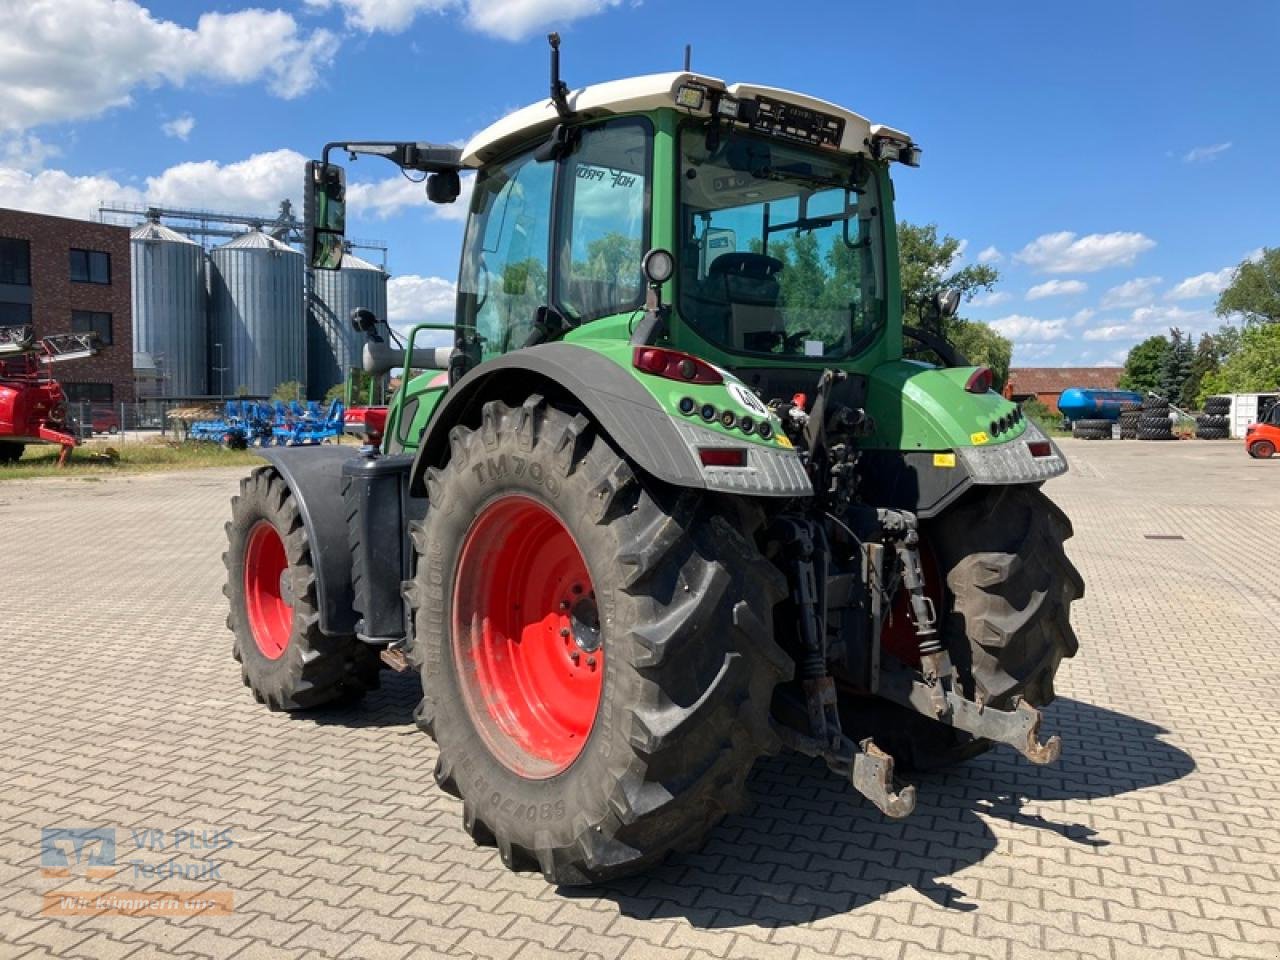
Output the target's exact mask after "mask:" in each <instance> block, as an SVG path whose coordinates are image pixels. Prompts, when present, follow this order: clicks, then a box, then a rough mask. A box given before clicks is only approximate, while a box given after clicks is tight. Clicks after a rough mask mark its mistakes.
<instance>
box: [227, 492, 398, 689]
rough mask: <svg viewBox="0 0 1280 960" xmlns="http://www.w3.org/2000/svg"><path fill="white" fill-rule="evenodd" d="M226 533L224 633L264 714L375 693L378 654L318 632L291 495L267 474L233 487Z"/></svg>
mask: <svg viewBox="0 0 1280 960" xmlns="http://www.w3.org/2000/svg"><path fill="white" fill-rule="evenodd" d="M226 530H227V552H226V553H224V554H223V555H222V562H223V564H224V565H225V566H226V568H227V582H226V584H225V585H224V586H223V588H222V592H223V594H225V596H226V597H227V600H228V602H229V603H230V606H231V610H230V613H228V615H227V627H228V628H230V630H231V632H232V633H233V634H234V637H235V639H234V643H233V647H232V653H233V655H234V656H235V658H236V660H238V661H239V662H240V668H241V676H242V677H243V679H244V684H245V686H247V687H248V688H249V689H250V690H252V691H253V695H254V698H255V699H257V701H258V702H259V703H265V704H266V705H267V707H268V708H269V709H271V710H304V709H307V708H310V707H318V706H321V705H322V704H326V703H333V702H335V701H342V702H344V703H346V702H351V701H354V700H358V699H359V698H360V697H361V696H363V695H364V693H365V691H366V690H372V689H375V688H376V687H377V686H378V671H379V668H380V663H379V659H378V651H377V650H376V649H375V648H374V647H371V646H369V645H368V644H366V643H363V642H361V641H360V640H358V639H357V638H355V637H352V636H336V637H331V636H328V635H327V634H325V633H322V632H321V630H320V614H319V612H318V609H317V598H316V576H315V568H314V566H313V563H312V557H311V543H310V541H309V540H308V538H307V531H306V527H305V526H304V525H303V523H302V515H301V513H300V512H299V510H298V504H297V502H296V500H295V499H294V496H293V493H292V491H290V490H289V487H288V484H286V483H285V482H284V480H283V479H282V478H281V476H280V474H278V473H277V472H276V471H275V470H274V469H273V468H271V467H259V468H258V469H256V470H254V471H253V473H251V474H249V476H247V477H245V478H244V479H242V480H241V481H240V494H239V495H238V496H236V497H232V499H231V519H230V520H229V521H228V522H227V525H226ZM290 593H292V603H290V602H289V601H290V598H289V596H288V594H290Z"/></svg>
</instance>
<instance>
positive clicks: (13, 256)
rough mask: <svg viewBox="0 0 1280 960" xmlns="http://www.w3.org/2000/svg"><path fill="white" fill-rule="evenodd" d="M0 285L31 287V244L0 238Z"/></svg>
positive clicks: (24, 241)
mask: <svg viewBox="0 0 1280 960" xmlns="http://www.w3.org/2000/svg"><path fill="white" fill-rule="evenodd" d="M0 283H13V284H18V285H20V286H23V287H29V286H31V244H29V243H28V242H27V241H26V240H11V239H9V238H8V237H0Z"/></svg>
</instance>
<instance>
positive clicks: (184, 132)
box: [160, 113, 196, 140]
mask: <svg viewBox="0 0 1280 960" xmlns="http://www.w3.org/2000/svg"><path fill="white" fill-rule="evenodd" d="M195 128H196V118H195V117H193V116H192V115H191V114H189V113H184V114H183V115H182V116H180V117H175V118H174V119H172V120H170V121H169V122H168V123H164V124H161V125H160V129H161V130H162V131H164V135H165V136H166V137H175V138H177V139H178V140H186V139H187V137H189V136H191V131H192V130H194V129H195Z"/></svg>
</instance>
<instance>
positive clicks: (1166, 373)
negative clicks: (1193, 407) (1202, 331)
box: [1160, 327, 1196, 406]
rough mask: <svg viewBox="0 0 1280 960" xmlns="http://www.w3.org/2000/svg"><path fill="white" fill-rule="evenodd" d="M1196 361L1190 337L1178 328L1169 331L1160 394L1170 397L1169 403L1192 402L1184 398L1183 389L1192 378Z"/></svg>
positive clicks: (1161, 374) (1181, 403)
mask: <svg viewBox="0 0 1280 960" xmlns="http://www.w3.org/2000/svg"><path fill="white" fill-rule="evenodd" d="M1195 359H1196V350H1195V347H1194V346H1192V344H1191V338H1190V337H1188V336H1187V335H1186V334H1185V333H1183V332H1182V331H1181V330H1180V329H1178V328H1177V327H1174V328H1172V329H1171V330H1170V331H1169V352H1168V353H1166V354H1165V358H1164V368H1163V370H1161V372H1160V394H1161V396H1164V397H1168V398H1169V402H1171V403H1175V404H1178V405H1180V406H1181V405H1183V404H1189V403H1190V402H1191V401H1190V400H1189V399H1188V398H1186V397H1184V396H1183V388H1184V387H1185V386H1186V385H1187V378H1188V377H1190V376H1191V367H1192V364H1193V363H1194V362H1195Z"/></svg>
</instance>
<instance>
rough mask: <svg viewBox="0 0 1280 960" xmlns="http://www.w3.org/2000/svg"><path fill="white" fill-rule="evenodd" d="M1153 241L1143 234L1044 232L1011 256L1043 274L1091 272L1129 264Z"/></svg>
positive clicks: (1152, 245) (1148, 248) (1149, 247)
mask: <svg viewBox="0 0 1280 960" xmlns="http://www.w3.org/2000/svg"><path fill="white" fill-rule="evenodd" d="M1155 245H1156V242H1155V241H1154V240H1152V239H1151V238H1150V237H1148V236H1146V235H1145V234H1142V233H1121V232H1117V233H1090V234H1088V235H1086V236H1083V237H1078V236H1077V235H1076V234H1074V233H1072V232H1071V231H1070V230H1061V231H1059V232H1057V233H1046V234H1044V235H1042V236H1039V237H1037V238H1036V239H1035V240H1033V241H1031V242H1030V243H1029V244H1027V245H1026V246H1025V247H1023V248H1022V249H1021V250H1019V251H1018V252H1017V253H1016V254H1014V257H1013V258H1014V259H1015V260H1017V261H1018V262H1020V263H1025V264H1027V265H1028V266H1030V267H1034V268H1035V269H1037V270H1042V271H1044V272H1045V273H1093V272H1095V271H1097V270H1103V269H1105V268H1107V267H1121V266H1128V265H1129V264H1132V263H1133V261H1134V260H1135V259H1137V257H1138V255H1139V254H1140V253H1144V252H1146V251H1147V250H1150V249H1151V248H1152V247H1154V246H1155Z"/></svg>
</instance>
